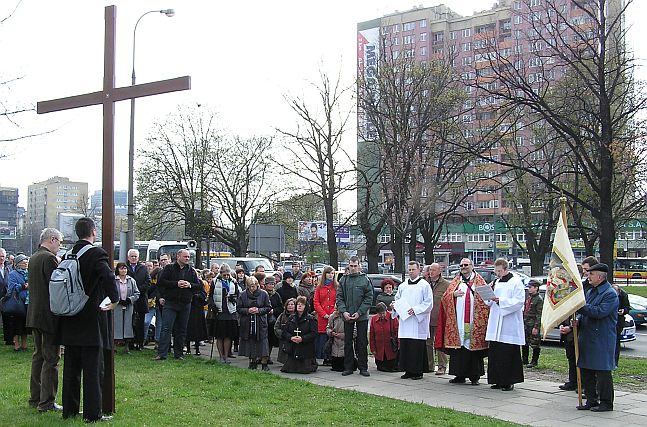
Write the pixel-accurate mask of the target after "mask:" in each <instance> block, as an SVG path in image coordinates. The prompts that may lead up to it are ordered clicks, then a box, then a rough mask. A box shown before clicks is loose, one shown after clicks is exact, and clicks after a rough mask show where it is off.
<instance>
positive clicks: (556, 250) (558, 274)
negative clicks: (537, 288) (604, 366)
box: [541, 197, 586, 406]
mask: <svg viewBox="0 0 647 427" xmlns="http://www.w3.org/2000/svg"><path fill="white" fill-rule="evenodd" d="M560 201H561V205H562V212H561V215H560V219H559V221H558V222H557V229H556V230H555V240H554V241H553V254H552V257H551V260H550V274H549V277H548V282H547V283H546V297H545V298H544V307H543V310H542V314H541V319H542V323H541V329H542V334H543V336H544V338H546V334H547V333H548V331H550V330H551V329H553V328H554V327H555V326H557V325H559V324H560V323H562V322H563V321H564V320H566V319H568V318H569V317H570V316H571V315H573V313H575V312H576V311H577V310H579V309H580V308H582V307H583V306H584V304H585V303H586V302H585V298H584V288H583V285H582V280H581V279H580V274H579V270H578V269H577V263H576V262H575V255H573V249H572V248H571V242H570V240H569V238H568V231H567V229H566V199H565V198H563V197H562V198H561V200H560ZM574 336H575V353H576V354H577V352H578V345H577V332H576V331H574ZM576 357H577V356H576ZM578 377H579V375H578ZM578 395H579V396H580V403H581V401H582V400H581V388H580V387H579V378H578ZM580 406H582V405H580Z"/></svg>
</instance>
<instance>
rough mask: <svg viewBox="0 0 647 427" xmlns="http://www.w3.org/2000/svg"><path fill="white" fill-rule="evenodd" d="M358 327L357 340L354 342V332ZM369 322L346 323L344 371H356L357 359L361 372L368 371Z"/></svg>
mask: <svg viewBox="0 0 647 427" xmlns="http://www.w3.org/2000/svg"><path fill="white" fill-rule="evenodd" d="M355 325H357V338H355V340H354V341H355V342H353V330H354V328H355ZM367 346H368V320H358V321H356V322H344V369H345V370H347V371H354V370H355V357H357V367H358V368H359V370H360V371H367V370H368V348H367Z"/></svg>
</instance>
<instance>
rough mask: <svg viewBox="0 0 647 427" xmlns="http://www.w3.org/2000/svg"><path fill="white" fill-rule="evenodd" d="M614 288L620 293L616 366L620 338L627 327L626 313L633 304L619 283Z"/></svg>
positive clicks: (618, 356)
mask: <svg viewBox="0 0 647 427" xmlns="http://www.w3.org/2000/svg"><path fill="white" fill-rule="evenodd" d="M613 289H614V290H615V291H616V293H617V294H618V303H619V305H618V323H616V368H617V367H618V361H619V360H620V339H621V338H622V330H623V329H624V328H625V314H629V310H631V305H629V294H627V293H626V292H625V290H624V289H622V288H621V287H620V286H618V285H613Z"/></svg>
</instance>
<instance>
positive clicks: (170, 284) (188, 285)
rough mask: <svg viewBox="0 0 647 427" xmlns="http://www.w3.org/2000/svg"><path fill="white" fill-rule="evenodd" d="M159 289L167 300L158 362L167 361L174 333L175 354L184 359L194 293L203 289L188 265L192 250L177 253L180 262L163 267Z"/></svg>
mask: <svg viewBox="0 0 647 427" xmlns="http://www.w3.org/2000/svg"><path fill="white" fill-rule="evenodd" d="M157 287H158V289H159V291H160V293H161V296H162V299H163V300H164V324H163V326H162V335H161V336H160V343H159V349H158V351H157V357H155V360H166V357H167V356H168V352H169V347H170V346H171V332H173V333H174V335H173V336H174V337H175V339H174V340H173V355H174V356H175V359H177V360H182V359H184V353H183V351H184V339H185V338H186V326H187V324H188V322H189V313H190V312H191V300H192V299H193V293H194V292H198V291H199V290H200V289H201V288H202V283H201V282H200V281H199V280H198V275H197V274H196V272H195V270H194V269H193V267H191V266H190V265H189V251H188V250H186V249H180V250H179V251H177V261H176V262H175V263H173V264H169V265H167V266H166V267H164V270H162V272H161V273H160V274H159V276H158V277H157Z"/></svg>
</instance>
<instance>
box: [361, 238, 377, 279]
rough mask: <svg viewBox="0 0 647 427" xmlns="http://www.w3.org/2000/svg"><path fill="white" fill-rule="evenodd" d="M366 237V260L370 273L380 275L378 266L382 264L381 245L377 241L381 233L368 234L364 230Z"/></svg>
mask: <svg viewBox="0 0 647 427" xmlns="http://www.w3.org/2000/svg"><path fill="white" fill-rule="evenodd" d="M364 236H365V237H366V260H367V261H368V272H369V273H379V272H380V271H379V267H378V264H379V262H380V245H379V243H378V241H377V238H378V236H379V233H377V232H373V231H370V232H367V231H366V230H364Z"/></svg>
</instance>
